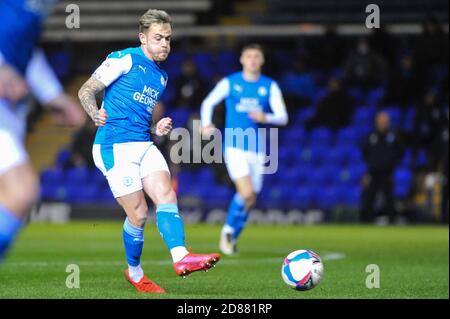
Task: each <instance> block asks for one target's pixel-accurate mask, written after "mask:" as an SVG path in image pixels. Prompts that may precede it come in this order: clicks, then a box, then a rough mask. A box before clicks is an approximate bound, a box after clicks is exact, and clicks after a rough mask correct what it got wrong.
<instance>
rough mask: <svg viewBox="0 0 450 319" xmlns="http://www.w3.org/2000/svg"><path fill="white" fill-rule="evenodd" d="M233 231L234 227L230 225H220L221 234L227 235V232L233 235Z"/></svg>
mask: <svg viewBox="0 0 450 319" xmlns="http://www.w3.org/2000/svg"><path fill="white" fill-rule="evenodd" d="M233 233H234V228H233V227H231V226H230V225H228V224H225V225H224V226H223V227H222V236H225V235H228V234H230V235H233Z"/></svg>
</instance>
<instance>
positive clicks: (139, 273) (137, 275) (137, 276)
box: [128, 264, 144, 282]
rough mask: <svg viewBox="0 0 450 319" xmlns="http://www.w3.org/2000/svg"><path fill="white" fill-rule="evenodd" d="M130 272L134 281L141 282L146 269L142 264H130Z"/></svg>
mask: <svg viewBox="0 0 450 319" xmlns="http://www.w3.org/2000/svg"><path fill="white" fill-rule="evenodd" d="M128 273H129V275H130V278H131V279H133V281H134V282H139V280H141V279H142V277H144V271H143V270H142V267H141V265H140V264H139V265H137V266H136V267H134V266H130V265H128Z"/></svg>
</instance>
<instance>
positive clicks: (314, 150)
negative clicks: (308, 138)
mask: <svg viewBox="0 0 450 319" xmlns="http://www.w3.org/2000/svg"><path fill="white" fill-rule="evenodd" d="M327 153H328V147H325V146H320V145H314V144H313V145H311V146H309V147H305V148H304V149H303V150H301V155H300V160H301V162H302V163H306V164H313V165H315V166H320V165H322V163H323V162H324V161H325V160H326V157H327Z"/></svg>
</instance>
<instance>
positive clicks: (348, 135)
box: [336, 127, 360, 146]
mask: <svg viewBox="0 0 450 319" xmlns="http://www.w3.org/2000/svg"><path fill="white" fill-rule="evenodd" d="M359 142H360V140H359V138H358V133H357V131H356V129H355V128H354V127H345V128H342V129H340V130H339V131H338V134H337V140H336V144H337V145H340V146H346V145H354V146H357V145H358V143H359Z"/></svg>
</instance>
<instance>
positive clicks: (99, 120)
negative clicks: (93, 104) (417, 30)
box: [94, 108, 108, 126]
mask: <svg viewBox="0 0 450 319" xmlns="http://www.w3.org/2000/svg"><path fill="white" fill-rule="evenodd" d="M107 118H108V114H106V111H105V109H104V108H101V109H100V110H98V111H97V113H95V115H94V123H95V126H103V125H105V124H106V119H107Z"/></svg>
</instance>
